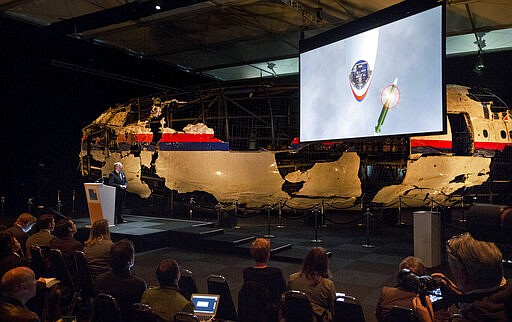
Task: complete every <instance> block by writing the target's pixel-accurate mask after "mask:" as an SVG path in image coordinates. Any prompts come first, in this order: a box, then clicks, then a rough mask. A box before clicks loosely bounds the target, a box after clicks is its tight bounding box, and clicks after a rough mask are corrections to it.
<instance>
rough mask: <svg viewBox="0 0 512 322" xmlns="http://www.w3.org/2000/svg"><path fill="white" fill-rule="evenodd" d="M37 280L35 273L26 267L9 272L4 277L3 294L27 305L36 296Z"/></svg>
mask: <svg viewBox="0 0 512 322" xmlns="http://www.w3.org/2000/svg"><path fill="white" fill-rule="evenodd" d="M36 283H37V281H36V279H35V275H34V272H33V271H32V270H31V269H30V268H28V267H25V266H20V267H16V268H13V269H11V270H9V271H7V272H6V273H5V274H4V275H3V276H2V284H1V285H2V288H1V289H2V293H4V294H5V295H7V296H10V297H13V298H15V299H18V300H19V301H20V302H22V303H23V304H25V303H26V302H27V301H28V300H30V299H31V298H32V297H34V295H35V294H36Z"/></svg>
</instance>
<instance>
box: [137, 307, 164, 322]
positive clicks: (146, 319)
mask: <svg viewBox="0 0 512 322" xmlns="http://www.w3.org/2000/svg"><path fill="white" fill-rule="evenodd" d="M133 320H134V321H137V322H163V320H162V319H161V318H160V317H159V316H158V315H157V314H156V313H155V312H153V309H152V308H151V306H149V305H147V304H142V303H135V304H133Z"/></svg>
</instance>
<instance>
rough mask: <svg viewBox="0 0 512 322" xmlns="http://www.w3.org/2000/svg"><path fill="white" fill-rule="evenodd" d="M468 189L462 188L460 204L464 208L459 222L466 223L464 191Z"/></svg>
mask: <svg viewBox="0 0 512 322" xmlns="http://www.w3.org/2000/svg"><path fill="white" fill-rule="evenodd" d="M465 190H466V188H464V189H462V196H461V200H460V202H461V203H460V205H461V208H462V218H461V219H459V222H461V223H466V213H465V210H464V191H465Z"/></svg>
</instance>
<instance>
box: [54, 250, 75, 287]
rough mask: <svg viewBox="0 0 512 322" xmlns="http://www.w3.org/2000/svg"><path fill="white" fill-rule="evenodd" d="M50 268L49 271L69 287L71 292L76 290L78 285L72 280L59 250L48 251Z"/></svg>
mask: <svg viewBox="0 0 512 322" xmlns="http://www.w3.org/2000/svg"><path fill="white" fill-rule="evenodd" d="M49 258H50V266H51V271H53V274H54V275H55V277H56V278H57V279H59V280H60V282H61V283H63V284H65V285H67V286H69V287H71V289H72V290H73V291H76V290H78V285H77V283H75V281H74V280H73V278H72V276H71V273H70V272H69V270H68V266H67V265H66V262H65V261H64V257H63V256H62V253H61V251H60V250H59V249H50V257H49Z"/></svg>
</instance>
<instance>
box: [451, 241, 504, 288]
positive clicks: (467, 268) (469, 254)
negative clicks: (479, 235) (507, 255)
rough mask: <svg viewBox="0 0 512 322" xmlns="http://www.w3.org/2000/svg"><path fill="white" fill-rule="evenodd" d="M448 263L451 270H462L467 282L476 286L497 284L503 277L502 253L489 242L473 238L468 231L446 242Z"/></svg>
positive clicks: (482, 286)
mask: <svg viewBox="0 0 512 322" xmlns="http://www.w3.org/2000/svg"><path fill="white" fill-rule="evenodd" d="M447 251H448V255H449V256H448V263H449V265H450V269H451V270H452V272H454V271H457V272H462V273H463V274H464V275H465V277H466V279H467V281H468V284H471V285H472V286H474V287H477V288H491V287H496V286H499V285H500V283H501V281H502V279H503V263H502V259H503V255H502V254H501V251H500V250H499V248H498V247H497V246H496V245H495V244H494V243H491V242H484V241H479V240H476V239H474V238H473V237H472V236H471V235H470V234H469V233H465V234H462V235H459V236H455V237H452V238H450V239H449V240H448V242H447Z"/></svg>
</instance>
